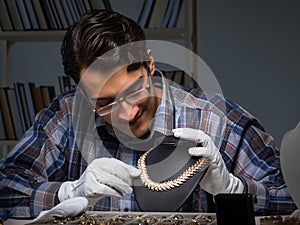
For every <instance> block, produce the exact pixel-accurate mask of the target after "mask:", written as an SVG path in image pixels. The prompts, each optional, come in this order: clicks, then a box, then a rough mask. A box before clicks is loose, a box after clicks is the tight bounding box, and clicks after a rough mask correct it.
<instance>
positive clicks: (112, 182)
mask: <svg viewBox="0 0 300 225" xmlns="http://www.w3.org/2000/svg"><path fill="white" fill-rule="evenodd" d="M123 172H124V171H123ZM87 173H91V174H92V175H91V176H93V177H94V178H93V179H95V181H94V183H101V184H105V185H107V186H109V187H111V188H113V189H115V190H116V191H118V192H119V193H122V194H126V195H129V194H130V193H131V192H132V188H131V186H130V185H131V183H132V179H131V178H130V177H129V176H128V178H127V180H126V181H124V180H121V179H119V178H118V177H117V176H115V175H114V174H110V173H108V172H106V171H102V172H99V171H97V170H93V171H87ZM120 173H122V172H121V171H120ZM123 177H124V176H123Z"/></svg>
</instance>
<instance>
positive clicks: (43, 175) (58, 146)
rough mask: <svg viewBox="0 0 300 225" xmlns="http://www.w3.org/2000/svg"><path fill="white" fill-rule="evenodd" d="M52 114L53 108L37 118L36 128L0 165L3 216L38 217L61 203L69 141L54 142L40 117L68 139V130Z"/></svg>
mask: <svg viewBox="0 0 300 225" xmlns="http://www.w3.org/2000/svg"><path fill="white" fill-rule="evenodd" d="M49 112H51V108H50V109H49V108H48V109H47V110H43V111H41V112H40V113H39V114H38V115H37V116H36V120H35V123H34V124H33V126H32V127H31V128H30V129H29V130H28V131H27V132H26V133H25V135H24V137H23V138H22V140H20V142H19V143H18V144H17V145H16V146H15V147H14V149H13V150H12V151H11V152H10V154H9V155H8V156H7V157H6V158H5V159H4V160H3V161H2V162H1V164H0V193H1V194H0V206H1V207H0V214H6V215H8V216H10V217H36V216H37V215H38V214H39V213H40V212H41V211H42V210H46V209H50V208H52V207H53V206H54V205H56V204H58V202H59V200H58V197H57V192H58V189H59V187H60V185H61V181H63V180H65V179H66V177H67V171H68V168H67V165H66V157H65V150H66V149H65V146H66V142H67V141H66V140H64V141H63V138H61V139H60V143H58V142H57V141H55V142H54V141H53V138H51V137H50V136H49V135H48V134H47V132H45V127H44V125H42V123H41V118H43V119H46V120H48V122H49V123H52V125H51V127H53V130H57V129H60V133H61V135H60V136H61V137H67V136H68V135H67V132H68V131H67V129H65V128H63V127H65V126H61V125H59V123H58V122H57V121H58V120H57V118H56V116H53V115H55V113H49ZM50 115H51V116H50ZM52 116H53V117H52ZM63 142H65V143H63Z"/></svg>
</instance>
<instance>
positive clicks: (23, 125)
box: [13, 83, 27, 132]
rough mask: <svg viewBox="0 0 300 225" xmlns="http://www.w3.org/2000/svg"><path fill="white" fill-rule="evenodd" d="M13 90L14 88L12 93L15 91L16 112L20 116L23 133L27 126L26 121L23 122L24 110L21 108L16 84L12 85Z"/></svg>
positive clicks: (18, 89)
mask: <svg viewBox="0 0 300 225" xmlns="http://www.w3.org/2000/svg"><path fill="white" fill-rule="evenodd" d="M13 88H14V91H15V96H16V102H17V106H18V111H19V114H20V119H21V125H22V131H23V132H25V131H26V130H27V126H26V121H25V113H24V108H23V105H22V99H21V94H20V88H19V86H18V84H17V83H13Z"/></svg>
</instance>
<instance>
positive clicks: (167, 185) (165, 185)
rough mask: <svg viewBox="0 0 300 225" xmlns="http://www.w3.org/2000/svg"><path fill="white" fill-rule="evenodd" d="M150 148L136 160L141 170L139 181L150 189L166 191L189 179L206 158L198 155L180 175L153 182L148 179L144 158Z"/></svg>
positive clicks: (204, 163)
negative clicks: (160, 181) (171, 178)
mask: <svg viewBox="0 0 300 225" xmlns="http://www.w3.org/2000/svg"><path fill="white" fill-rule="evenodd" d="M151 150H152V149H150V150H148V151H146V152H145V153H144V154H143V155H142V156H141V157H140V158H139V160H138V164H137V166H138V168H139V169H140V170H141V175H140V178H141V181H142V183H143V184H144V186H145V187H146V188H148V189H150V190H152V191H167V190H170V189H172V188H176V187H178V186H180V185H181V184H183V183H184V182H186V181H187V180H188V179H190V178H191V177H192V176H193V175H195V174H196V173H197V172H198V171H199V170H201V168H203V166H204V165H206V163H207V161H208V159H207V158H205V157H200V158H199V159H198V160H197V161H196V162H195V163H194V164H193V165H192V166H190V167H189V168H187V169H186V170H185V171H184V172H183V173H182V174H181V175H180V176H178V177H177V178H176V179H174V180H170V181H165V182H162V183H158V182H155V181H153V180H151V179H150V177H149V174H148V171H147V166H146V158H147V156H148V155H149V153H150V152H151Z"/></svg>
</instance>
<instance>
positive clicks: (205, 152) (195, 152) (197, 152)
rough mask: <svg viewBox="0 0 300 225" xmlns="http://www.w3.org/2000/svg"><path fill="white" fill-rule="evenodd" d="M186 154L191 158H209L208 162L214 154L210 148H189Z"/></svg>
mask: <svg viewBox="0 0 300 225" xmlns="http://www.w3.org/2000/svg"><path fill="white" fill-rule="evenodd" d="M188 152H189V154H190V155H192V156H203V157H207V158H209V159H210V160H212V159H213V158H214V154H215V153H214V152H213V151H212V149H211V148H207V147H191V148H189V150H188Z"/></svg>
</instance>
